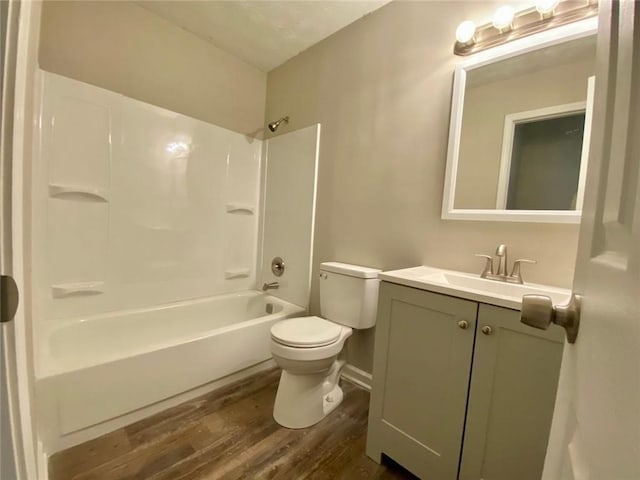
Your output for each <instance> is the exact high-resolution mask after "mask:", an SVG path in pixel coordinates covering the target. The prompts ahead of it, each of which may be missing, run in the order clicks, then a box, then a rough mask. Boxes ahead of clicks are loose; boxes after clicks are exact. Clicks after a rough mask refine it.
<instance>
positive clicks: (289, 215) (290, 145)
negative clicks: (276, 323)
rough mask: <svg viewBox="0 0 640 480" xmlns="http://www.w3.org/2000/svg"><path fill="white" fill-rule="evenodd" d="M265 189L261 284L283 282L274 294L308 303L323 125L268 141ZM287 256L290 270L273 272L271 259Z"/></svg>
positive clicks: (296, 301)
mask: <svg viewBox="0 0 640 480" xmlns="http://www.w3.org/2000/svg"><path fill="white" fill-rule="evenodd" d="M265 149H266V162H265V170H266V172H265V180H266V181H265V185H264V201H263V205H264V212H263V215H262V218H263V223H264V226H263V232H264V234H263V235H264V239H263V241H262V261H261V263H262V268H261V269H260V273H261V274H262V279H261V282H278V283H279V285H280V286H279V288H278V289H277V290H274V291H273V292H272V293H273V295H274V296H276V297H278V298H281V299H283V300H286V301H287V302H291V303H295V304H296V305H301V306H304V307H306V306H307V305H309V290H310V287H311V268H312V260H313V236H314V226H315V211H316V190H317V188H316V181H317V171H318V155H319V149H320V125H319V124H317V125H312V126H310V127H306V128H302V129H300V130H296V131H293V132H289V133H285V134H283V135H279V136H277V137H272V138H270V139H269V140H266V141H265ZM274 257H282V259H283V260H284V262H285V272H284V274H283V275H282V276H280V277H278V276H276V275H274V274H273V273H272V272H271V260H272V259H273V258H274Z"/></svg>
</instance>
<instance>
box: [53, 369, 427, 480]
mask: <svg viewBox="0 0 640 480" xmlns="http://www.w3.org/2000/svg"><path fill="white" fill-rule="evenodd" d="M279 377H280V370H278V369H274V370H270V371H267V372H263V373H259V374H257V375H254V376H252V377H249V378H247V379H245V380H242V381H240V382H237V383H235V384H232V385H229V386H227V387H225V388H223V389H221V390H217V391H215V392H212V393H210V394H207V395H203V396H202V397H199V398H197V399H195V400H192V401H190V402H186V403H183V404H181V405H178V406H176V407H174V408H170V409H168V410H165V411H163V412H161V413H158V414H156V415H154V416H152V417H149V418H146V419H144V420H141V421H139V422H137V423H134V424H132V425H129V426H127V427H125V428H122V429H120V430H116V431H115V432H112V433H109V434H107V435H104V436H102V437H100V438H97V439H95V440H92V441H90V442H87V443H84V444H82V445H78V446H76V447H72V448H70V449H68V450H65V451H63V452H59V453H57V454H55V455H53V456H52V457H51V459H50V461H49V473H50V478H51V480H107V479H108V480H134V479H135V480H141V479H145V480H200V479H207V480H210V479H225V480H226V479H228V480H231V479H287V480H288V479H296V480H297V479H349V480H351V479H353V480H357V479H415V478H416V477H414V476H413V475H411V474H410V473H408V472H406V471H405V470H403V469H402V468H401V467H399V466H397V465H395V464H393V463H392V462H389V463H386V464H385V465H378V464H377V463H375V462H374V461H372V460H370V459H369V458H367V457H366V456H365V453H364V450H365V442H366V430H367V414H368V406H369V393H368V392H367V391H365V390H362V389H360V388H358V387H356V386H354V385H352V384H350V383H348V382H344V381H343V382H342V383H341V385H342V388H343V390H344V392H345V400H344V401H343V403H342V404H341V405H340V406H339V407H338V409H337V410H336V411H334V412H333V413H332V414H331V415H329V416H328V417H327V418H325V419H324V420H323V421H322V422H320V423H318V424H317V425H314V426H313V427H311V428H308V429H304V430H288V429H286V428H282V427H280V426H279V425H278V424H276V423H275V421H274V420H273V417H272V415H271V414H272V409H273V402H274V399H275V394H276V389H277V387H278V380H279Z"/></svg>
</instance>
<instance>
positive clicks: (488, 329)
mask: <svg viewBox="0 0 640 480" xmlns="http://www.w3.org/2000/svg"><path fill="white" fill-rule="evenodd" d="M481 330H482V333H484V334H485V335H491V334H492V333H493V328H491V326H489V325H485V326H484V327H482V329H481Z"/></svg>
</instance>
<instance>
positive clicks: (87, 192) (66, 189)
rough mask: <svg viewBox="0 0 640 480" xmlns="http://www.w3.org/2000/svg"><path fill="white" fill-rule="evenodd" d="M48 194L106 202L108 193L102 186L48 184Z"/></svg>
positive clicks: (56, 196)
mask: <svg viewBox="0 0 640 480" xmlns="http://www.w3.org/2000/svg"><path fill="white" fill-rule="evenodd" d="M49 195H50V196H52V197H55V198H66V199H70V200H73V199H77V200H88V201H93V202H108V201H109V198H108V193H107V190H106V189H104V188H92V187H82V186H79V185H60V184H57V183H50V184H49Z"/></svg>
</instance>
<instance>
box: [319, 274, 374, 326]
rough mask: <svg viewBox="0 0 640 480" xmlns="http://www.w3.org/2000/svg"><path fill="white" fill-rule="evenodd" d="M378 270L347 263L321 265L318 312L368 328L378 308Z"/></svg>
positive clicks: (334, 319)
mask: <svg viewBox="0 0 640 480" xmlns="http://www.w3.org/2000/svg"><path fill="white" fill-rule="evenodd" d="M378 273H380V270H378V269H375V268H369V267H360V266H357V265H349V264H346V263H338V262H326V263H321V264H320V314H321V315H322V317H324V318H326V319H327V320H331V321H332V322H335V323H339V324H340V325H345V326H347V327H351V328H354V329H364V328H371V327H373V326H374V325H375V323H376V313H377V310H378V286H379V284H380V280H378Z"/></svg>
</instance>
